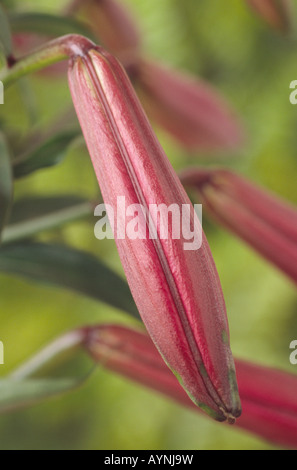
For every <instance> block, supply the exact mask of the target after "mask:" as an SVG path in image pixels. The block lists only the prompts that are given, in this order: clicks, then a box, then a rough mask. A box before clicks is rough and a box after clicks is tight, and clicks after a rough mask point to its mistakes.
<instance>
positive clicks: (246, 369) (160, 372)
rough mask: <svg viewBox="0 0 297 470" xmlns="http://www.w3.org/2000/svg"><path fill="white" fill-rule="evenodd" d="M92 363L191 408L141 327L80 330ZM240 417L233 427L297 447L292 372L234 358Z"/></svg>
mask: <svg viewBox="0 0 297 470" xmlns="http://www.w3.org/2000/svg"><path fill="white" fill-rule="evenodd" d="M84 337H85V343H84V346H85V348H86V350H87V351H88V353H89V354H90V355H91V356H92V358H93V359H94V361H96V362H99V363H101V364H102V365H103V366H104V367H106V368H107V369H109V370H111V371H113V372H116V373H118V374H120V375H122V376H124V377H127V378H129V379H131V380H133V381H135V382H136V383H139V384H141V385H144V386H146V387H149V388H151V389H153V390H155V391H158V392H160V393H162V394H164V395H165V396H168V397H170V398H172V399H173V400H175V401H176V402H178V403H180V404H182V405H183V406H187V407H190V408H195V410H196V411H198V410H199V409H198V408H197V407H195V406H194V404H193V402H192V401H191V400H190V399H189V397H188V396H187V394H186V393H185V392H184V390H183V389H182V387H180V385H179V383H178V381H177V380H176V378H175V377H174V375H173V374H172V373H171V372H170V370H169V369H168V368H167V367H166V366H165V364H164V362H163V361H162V359H161V357H160V355H159V354H158V351H157V350H156V348H155V346H154V344H153V343H152V341H151V339H150V338H149V337H148V336H147V335H146V334H145V333H144V332H142V331H140V330H139V331H138V330H135V329H132V328H127V327H125V326H118V325H100V326H98V327H96V326H94V327H91V328H89V329H86V330H85V332H84ZM235 364H236V369H237V375H238V385H239V391H240V396H241V401H242V415H241V417H240V418H239V419H238V420H237V421H236V425H235V426H236V427H239V428H242V429H244V430H246V431H248V432H250V433H252V434H256V435H258V436H259V437H262V438H263V439H265V440H267V441H269V442H271V443H273V444H277V445H281V446H284V447H295V448H297V396H296V389H297V376H296V375H293V374H289V373H287V372H282V371H279V370H276V369H272V368H267V367H263V366H260V365H256V364H252V363H249V362H247V361H243V360H236V361H235Z"/></svg>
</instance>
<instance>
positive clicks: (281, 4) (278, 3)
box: [246, 0, 291, 31]
mask: <svg viewBox="0 0 297 470" xmlns="http://www.w3.org/2000/svg"><path fill="white" fill-rule="evenodd" d="M246 1H247V3H248V4H249V5H250V6H251V7H252V8H253V9H254V10H255V11H256V12H257V13H258V14H259V15H260V16H262V18H263V19H264V20H265V21H266V22H267V23H268V24H270V26H272V27H273V28H275V29H277V30H280V31H288V30H289V28H290V24H291V22H290V13H291V0H246Z"/></svg>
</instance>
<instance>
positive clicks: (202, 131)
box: [136, 60, 244, 153]
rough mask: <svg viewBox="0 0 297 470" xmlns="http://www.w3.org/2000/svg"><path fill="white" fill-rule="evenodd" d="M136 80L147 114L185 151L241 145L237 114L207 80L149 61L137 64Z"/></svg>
mask: <svg viewBox="0 0 297 470" xmlns="http://www.w3.org/2000/svg"><path fill="white" fill-rule="evenodd" d="M136 80H137V81H136V83H137V84H138V85H139V86H138V89H139V96H140V98H141V102H142V104H143V106H144V108H145V110H146V112H147V114H148V116H150V118H151V119H152V120H153V121H155V122H156V124H158V125H160V126H161V127H162V128H163V129H164V130H165V131H167V132H168V133H169V134H170V135H171V136H172V137H173V138H174V139H175V140H176V141H177V142H178V143H179V144H180V145H181V146H183V147H185V148H186V149H187V150H188V151H191V152H194V151H197V150H199V151H204V152H207V153H210V152H214V151H215V152H221V153H222V152H226V151H227V150H228V151H229V152H230V151H231V150H235V149H237V148H238V147H239V146H240V145H241V144H242V142H243V140H244V132H243V129H242V125H241V123H240V120H239V118H238V116H237V115H236V113H235V112H234V110H232V109H231V106H229V104H227V102H226V100H225V99H223V98H222V96H220V94H219V93H218V91H217V90H215V89H214V87H212V86H211V85H209V84H208V83H206V82H204V81H203V80H198V79H197V78H196V77H193V76H191V75H190V74H186V73H182V72H180V71H177V70H174V69H171V68H170V67H165V66H163V65H160V64H158V63H156V62H152V61H149V60H142V61H140V63H139V64H138V69H137V71H136Z"/></svg>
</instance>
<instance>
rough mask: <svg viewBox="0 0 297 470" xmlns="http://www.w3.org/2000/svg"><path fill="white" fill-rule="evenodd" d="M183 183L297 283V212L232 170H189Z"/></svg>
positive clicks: (213, 213)
mask: <svg viewBox="0 0 297 470" xmlns="http://www.w3.org/2000/svg"><path fill="white" fill-rule="evenodd" d="M180 178H181V181H182V183H183V184H184V185H185V186H187V187H191V188H193V189H194V191H197V193H198V198H199V202H200V203H202V204H203V207H204V209H205V210H206V211H207V212H208V213H209V214H210V215H211V216H213V217H214V219H215V220H216V221H217V222H218V223H220V224H221V225H223V226H224V227H226V228H227V229H228V230H230V231H232V232H233V233H234V234H236V235H237V236H239V237H240V238H242V239H243V240H244V241H246V242H247V243H249V245H251V246H252V247H253V248H254V249H255V250H257V252H258V253H260V254H261V255H262V256H264V257H265V258H266V259H267V260H269V261H270V262H271V263H273V264H274V265H275V266H277V267H278V268H279V269H281V270H282V271H283V272H284V273H285V274H286V275H288V276H289V277H290V278H291V279H292V280H293V281H294V282H297V244H296V240H297V210H296V209H295V208H294V207H293V206H291V205H290V204H288V203H286V202H285V201H283V200H281V199H280V198H278V197H277V196H275V195H273V194H271V193H270V192H268V191H265V190H263V189H262V188H258V187H257V186H256V185H254V184H253V183H250V182H249V181H247V180H246V179H245V178H243V177H242V176H239V175H237V174H236V173H234V172H231V171H229V170H219V169H218V170H204V169H201V170H200V169H189V170H185V171H183V172H182V173H181V174H180Z"/></svg>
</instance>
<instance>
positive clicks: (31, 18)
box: [9, 13, 94, 40]
mask: <svg viewBox="0 0 297 470" xmlns="http://www.w3.org/2000/svg"><path fill="white" fill-rule="evenodd" d="M9 21H10V26H11V29H12V31H13V32H16V33H20V32H28V33H36V34H41V35H44V36H52V37H58V36H63V35H65V34H81V35H83V36H86V37H88V38H89V39H93V40H94V38H93V35H92V33H91V31H90V29H89V28H88V27H87V26H86V25H85V24H84V23H82V22H80V21H78V20H75V19H73V18H67V17H63V16H59V15H53V14H45V13H11V14H10V15H9Z"/></svg>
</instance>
